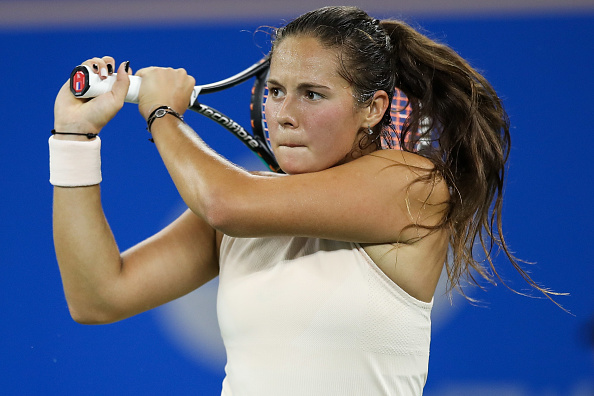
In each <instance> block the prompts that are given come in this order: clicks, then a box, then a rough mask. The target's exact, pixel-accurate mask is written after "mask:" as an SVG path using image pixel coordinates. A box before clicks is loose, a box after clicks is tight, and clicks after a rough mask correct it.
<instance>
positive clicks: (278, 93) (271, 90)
mask: <svg viewBox="0 0 594 396" xmlns="http://www.w3.org/2000/svg"><path fill="white" fill-rule="evenodd" d="M268 92H269V93H270V96H272V97H273V98H278V97H279V96H281V95H282V92H281V90H280V89H278V88H274V87H269V88H268Z"/></svg>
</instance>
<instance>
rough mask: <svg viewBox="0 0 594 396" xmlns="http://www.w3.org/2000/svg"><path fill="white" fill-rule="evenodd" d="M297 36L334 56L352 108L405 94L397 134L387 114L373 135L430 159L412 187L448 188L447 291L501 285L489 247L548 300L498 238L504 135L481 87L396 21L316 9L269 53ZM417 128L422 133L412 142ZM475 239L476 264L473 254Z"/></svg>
mask: <svg viewBox="0 0 594 396" xmlns="http://www.w3.org/2000/svg"><path fill="white" fill-rule="evenodd" d="M300 35H302V36H310V37H315V38H317V39H318V40H319V41H320V43H321V44H322V45H324V46H326V47H328V48H335V49H337V50H338V53H339V54H340V55H339V56H340V65H341V66H340V70H339V73H340V74H341V76H342V77H343V78H345V79H346V80H347V81H348V82H349V83H351V85H352V87H353V92H354V94H355V97H356V98H357V101H358V102H359V103H360V104H361V105H365V104H366V103H369V101H370V100H371V98H372V97H373V95H374V93H375V92H377V91H378V90H383V91H385V92H386V93H388V96H389V97H390V99H392V97H393V95H394V92H395V89H396V88H397V89H399V90H401V91H402V92H403V93H404V94H405V95H406V96H407V98H408V100H409V104H410V107H411V109H412V111H411V113H410V115H409V116H408V118H407V119H406V121H405V122H404V126H403V127H402V129H401V130H398V131H395V130H394V128H393V125H392V119H391V117H390V112H389V110H388V111H387V112H386V114H385V116H384V118H383V119H382V121H381V122H380V123H379V124H378V125H376V126H375V127H374V129H375V133H377V134H381V135H384V137H386V135H389V134H394V133H395V134H396V135H397V137H398V139H399V141H400V148H401V149H403V150H407V151H412V152H416V153H418V154H420V155H423V156H424V157H426V158H428V159H430V160H431V162H432V163H433V164H434V167H433V169H432V170H431V171H429V172H426V173H425V174H422V175H421V176H420V177H419V178H418V179H417V180H416V182H421V181H425V182H427V181H431V180H434V179H435V178H437V177H442V178H444V179H445V181H446V182H447V185H448V186H449V188H450V199H449V202H448V211H447V214H446V215H445V216H444V219H443V221H442V223H441V224H440V225H439V226H438V227H435V228H447V229H448V231H449V236H450V237H449V238H450V241H449V243H450V253H451V254H450V257H449V259H448V261H447V262H446V270H447V276H448V279H449V288H450V290H451V289H452V288H457V289H458V290H459V291H460V292H461V293H462V294H464V292H463V290H462V288H461V287H460V285H461V279H463V278H466V279H469V280H471V281H473V282H474V283H476V284H478V282H477V279H475V275H474V274H475V272H476V273H478V275H479V276H480V277H482V278H484V279H486V280H488V281H489V282H491V283H495V279H496V278H498V279H499V280H501V281H502V283H504V284H505V282H504V281H503V279H501V277H500V275H499V273H498V272H497V270H496V269H495V266H494V263H493V256H494V254H495V253H496V251H503V252H504V253H505V255H506V256H507V258H508V259H509V261H510V262H511V264H512V265H513V267H514V268H515V269H516V270H517V271H518V272H519V273H520V275H521V276H522V277H523V278H524V280H525V281H526V282H528V283H529V284H530V285H531V286H532V287H534V288H535V289H537V290H538V291H540V292H542V293H544V295H545V296H547V297H549V298H551V297H550V296H551V295H554V294H557V293H553V292H551V291H549V290H547V289H544V288H543V287H541V286H539V285H538V284H537V283H535V282H534V281H533V280H532V278H531V277H530V276H529V275H528V274H527V273H526V271H525V270H524V269H523V268H522V267H521V266H520V264H519V260H518V259H516V258H515V257H514V255H513V254H512V253H511V251H510V249H509V247H508V245H507V243H506V242H505V239H504V237H503V229H502V217H501V211H502V203H503V186H504V180H505V167H506V162H507V159H508V155H509V151H510V145H511V138H510V133H509V119H508V117H507V114H506V112H505V110H504V108H503V105H502V102H501V100H500V98H499V97H498V96H497V93H496V92H495V90H494V89H493V88H492V86H491V85H490V84H489V82H488V81H487V80H486V79H485V78H484V77H483V76H482V75H481V74H479V73H478V72H477V71H476V70H474V69H473V68H472V67H471V66H470V65H469V64H468V62H466V61H465V60H464V59H463V58H462V57H460V56H459V55H458V54H457V53H456V52H455V51H454V50H452V49H451V48H449V47H448V46H446V45H444V44H440V43H437V42H436V41H434V40H432V39H430V38H428V37H426V36H425V35H423V34H421V33H419V32H418V31H416V30H415V29H413V28H411V27H410V26H409V25H407V24H406V23H404V22H402V21H397V20H383V21H379V20H377V19H373V18H371V17H370V16H369V15H367V14H366V13H365V12H364V11H362V10H360V9H359V8H356V7H324V8H321V9H318V10H314V11H311V12H308V13H306V14H304V15H302V16H300V17H299V18H297V19H295V20H294V21H292V22H290V23H289V24H287V25H286V26H285V27H282V28H280V29H278V30H277V31H276V37H275V41H274V43H273V52H274V47H275V46H276V45H278V43H280V42H281V41H282V40H283V39H284V38H286V37H290V36H300ZM421 126H422V127H423V128H422V131H424V132H423V133H422V134H421V135H420V136H418V135H417V133H416V132H417V131H418V130H419V129H420V127H421ZM386 141H388V142H389V141H390V139H387V140H386ZM419 142H424V144H423V145H419ZM419 147H422V148H421V149H419ZM477 243H478V244H480V246H481V247H482V250H483V252H484V255H485V257H484V259H483V258H481V259H479V258H478V257H477V254H476V252H474V249H473V248H474V246H475V244H477Z"/></svg>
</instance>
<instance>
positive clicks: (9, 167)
mask: <svg viewBox="0 0 594 396" xmlns="http://www.w3.org/2000/svg"><path fill="white" fill-rule="evenodd" d="M351 3H355V4H359V5H361V6H362V7H363V8H364V9H366V10H368V11H369V12H370V13H371V14H372V15H373V16H376V17H378V18H385V17H397V18H403V19H405V20H406V21H408V22H409V23H411V24H412V25H413V26H416V27H418V28H422V29H424V30H425V32H426V33H427V34H429V35H430V36H431V37H433V38H435V39H438V40H440V41H443V42H445V43H447V44H449V45H451V46H452V47H453V48H454V49H456V50H457V51H458V52H459V53H460V54H461V55H462V56H464V57H465V58H466V59H467V60H469V62H470V63H471V64H472V65H474V66H475V67H476V68H478V69H481V70H483V71H484V74H485V75H486V77H487V78H488V79H489V80H490V81H491V82H492V84H493V85H494V86H495V88H496V90H497V91H498V92H499V93H500V95H501V96H502V98H503V100H504V103H505V105H506V108H507V110H508V112H509V115H510V118H511V124H512V136H513V147H512V152H511V159H510V166H509V179H508V182H507V186H506V203H505V207H504V225H505V230H506V234H505V237H506V238H507V240H508V242H509V243H510V245H511V247H512V249H513V250H514V251H515V252H516V253H517V255H518V256H519V257H521V258H524V259H526V260H529V261H532V262H535V263H536V264H535V265H533V266H530V270H531V272H532V273H533V275H534V278H535V279H536V280H538V281H539V282H541V283H543V284H545V285H546V286H549V287H551V288H553V289H555V290H557V291H563V292H569V293H570V294H571V295H570V296H569V297H563V298H559V302H560V303H562V304H563V305H564V306H565V307H566V308H567V309H568V310H570V311H571V312H572V313H573V315H569V314H567V313H565V312H563V311H562V310H561V309H559V308H557V307H556V306H554V305H553V304H552V303H551V302H549V301H546V300H542V299H530V298H526V297H521V296H518V295H515V294H513V293H512V292H510V291H509V290H507V289H506V288H505V287H503V286H501V285H500V286H498V287H492V286H487V289H488V291H487V292H482V291H480V290H477V289H469V293H470V295H471V296H473V297H475V298H479V299H480V300H482V304H480V306H473V305H471V304H469V303H468V302H466V301H464V300H463V299H461V298H458V297H455V298H454V301H453V305H452V306H450V305H449V303H447V300H446V299H445V298H444V297H443V296H442V294H443V290H441V289H440V290H441V291H440V292H439V295H438V296H437V297H436V305H435V308H434V312H433V322H434V328H433V339H432V349H431V360H430V367H429V378H428V382H427V386H426V392H425V394H426V395H429V396H453V395H462V396H466V395H513V396H536V395H539V396H540V395H546V396H561V395H563V396H566V395H569V396H586V395H588V396H592V395H594V346H593V343H594V334H593V332H594V321H593V318H594V293H593V286H594V259H593V257H594V249H593V241H592V237H593V234H592V224H593V222H594V216H593V215H592V212H593V210H592V203H591V199H592V195H593V193H594V190H593V188H592V183H593V182H594V180H593V177H592V167H593V165H594V164H593V161H592V159H593V156H592V147H593V146H594V133H593V132H594V131H593V128H592V114H593V112H592V99H591V96H592V91H593V90H594V82H593V81H594V80H593V78H592V71H593V63H594V55H593V50H594V42H593V39H592V37H593V36H594V1H592V0H581V1H579V0H576V1H565V0H547V1H544V0H543V1H537V0H515V1H491V2H487V1H469V0H455V1H446V0H432V1H423V2H420V1H413V0H403V1H387V0H381V1H373V0H371V1H366V2H362V1H355V2H351ZM327 4H330V3H325V2H321V1H316V0H304V1H300V2H293V1H286V0H277V1H273V0H254V1H243V0H219V1H216V2H199V1H189V0H187V1H183V0H176V1H162V2H157V1H153V0H146V1H136V0H110V1H85V0H61V1H28V0H23V1H17V0H12V1H10V0H0V50H1V51H0V53H1V59H2V61H1V62H0V79H1V82H2V84H1V95H0V110H1V111H0V135H1V143H0V169H1V174H0V175H1V176H0V188H1V192H2V205H1V206H0V224H1V225H2V228H3V231H2V238H1V239H0V241H1V248H2V249H1V251H0V252H1V254H0V394H4V395H108V394H109V395H130V394H147V395H216V394H219V393H220V383H221V380H222V378H223V376H224V371H223V368H224V361H225V358H224V351H223V350H222V347H221V342H220V338H219V336H218V330H217V327H216V316H215V305H214V304H215V293H216V282H213V283H212V284H209V285H207V286H205V287H204V288H203V289H202V290H199V291H197V292H195V293H192V294H191V295H189V296H187V297H185V298H182V299H180V300H178V301H176V302H173V303H171V304H169V305H167V306H165V307H162V308H159V309H157V310H154V311H151V312H147V313H145V314H142V315H139V316H137V317H134V318H131V319H128V320H125V321H123V322H120V323H116V324H112V325H107V326H96V327H93V326H83V325H79V324H76V323H74V322H73V321H72V320H71V319H70V317H69V314H68V310H67V307H66V303H65V300H64V296H63V292H62V287H61V282H60V276H59V272H58V267H57V264H56V261H55V256H54V251H53V244H52V234H51V201H52V187H51V186H50V184H49V182H48V177H49V175H48V150H47V138H48V137H49V131H50V130H51V129H52V127H53V101H54V97H55V95H56V93H57V91H58V89H59V88H60V86H61V85H62V83H63V82H64V81H65V80H66V79H67V78H68V75H69V73H70V71H71V70H72V68H73V67H74V66H75V65H77V64H78V63H80V62H81V61H83V60H85V59H87V58H90V57H93V56H102V55H106V54H109V55H112V56H114V57H115V58H116V60H117V61H118V63H119V62H120V61H124V60H130V61H131V67H132V68H133V69H134V70H137V69H139V68H141V67H145V66H151V65H160V66H173V67H185V68H186V69H188V71H189V72H190V73H191V74H192V75H194V76H195V77H196V79H197V81H198V82H202V83H204V82H211V81H214V80H218V79H221V78H224V77H227V76H229V75H230V74H232V73H235V72H236V71H238V70H241V69H243V68H244V67H245V66H247V65H249V64H251V63H252V62H254V61H256V60H258V59H259V58H260V56H261V55H262V52H263V51H265V48H266V42H267V40H266V36H265V35H264V34H254V32H255V31H256V30H257V29H258V27H260V26H263V25H269V26H280V25H282V24H284V23H285V21H287V20H290V19H292V18H293V17H295V16H297V15H299V14H301V13H302V12H305V11H308V10H310V9H313V8H317V7H319V6H322V5H327ZM247 96H248V93H247V92H246V90H244V91H243V92H240V93H238V94H237V95H233V96H218V95H215V96H213V97H212V98H209V99H208V101H207V102H208V103H209V104H211V105H213V106H214V107H215V108H218V109H220V110H222V111H223V112H227V113H229V114H230V115H236V116H237V117H236V118H237V119H238V120H240V121H244V122H245V121H246V120H247V119H248V109H247V107H245V106H244V105H243V104H244V103H245V100H247ZM242 117H243V118H242ZM187 119H188V121H189V123H190V124H191V125H192V126H194V127H195V128H196V129H197V130H198V131H199V132H200V133H201V135H202V136H203V137H204V138H205V140H206V141H207V142H208V143H209V144H210V145H212V146H213V147H214V148H215V149H216V150H218V151H219V152H220V153H222V154H223V155H225V156H226V157H227V158H229V159H231V160H233V161H236V162H238V163H241V164H243V165H244V166H246V167H248V168H252V169H256V168H258V167H259V166H260V165H259V164H258V162H257V161H254V159H253V158H252V155H251V154H250V153H249V152H248V151H247V149H244V148H243V146H242V145H241V143H239V142H238V141H237V140H235V139H234V138H232V137H231V135H228V132H226V131H224V130H223V129H222V128H219V127H218V126H216V125H213V124H211V123H209V122H207V121H204V120H202V119H200V117H199V116H198V115H195V114H188V116H187ZM144 128H145V125H144V122H143V120H142V118H141V116H140V115H139V114H138V111H137V109H136V108H135V106H134V105H126V106H125V108H124V109H123V110H122V112H121V113H120V115H118V117H117V118H116V119H115V120H114V121H113V122H112V123H111V124H110V125H109V126H108V127H107V128H106V129H105V130H104V131H103V132H102V139H103V175H104V182H103V183H102V190H103V203H104V207H105V211H106V213H107V216H108V219H109V220H110V223H111V226H112V229H113V231H114V233H115V235H116V238H117V240H118V242H119V245H120V248H121V249H122V250H123V249H126V248H127V247H129V246H131V245H133V244H134V243H136V242H138V241H140V240H141V239H143V238H145V237H148V236H149V235H151V234H153V233H154V232H156V231H157V230H159V229H160V228H161V227H163V226H164V225H165V224H167V223H168V222H169V221H170V220H171V219H173V218H174V217H175V216H176V215H177V214H179V213H180V212H181V211H182V210H183V203H182V201H181V199H180V198H179V196H178V194H177V193H176V190H175V188H174V186H173V184H172V182H171V181H170V179H169V177H168V175H167V173H166V171H165V168H164V166H163V165H162V163H161V161H160V158H159V156H158V154H157V152H156V150H155V148H154V146H153V145H152V144H150V143H149V142H148V141H147V138H148V136H147V133H146V131H145V129H144ZM498 262H499V263H500V268H502V272H503V274H504V276H505V277H506V278H507V279H509V280H510V283H511V285H512V286H515V287H517V288H519V289H521V290H524V289H525V286H524V284H523V283H522V282H521V280H519V279H518V278H517V276H516V275H515V274H514V273H513V271H512V270H511V269H510V268H509V266H507V263H506V262H505V261H504V260H498Z"/></svg>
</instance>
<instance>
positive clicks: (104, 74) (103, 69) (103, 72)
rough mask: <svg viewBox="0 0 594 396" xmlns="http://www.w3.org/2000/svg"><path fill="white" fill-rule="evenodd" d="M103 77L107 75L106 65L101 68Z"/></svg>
mask: <svg viewBox="0 0 594 396" xmlns="http://www.w3.org/2000/svg"><path fill="white" fill-rule="evenodd" d="M101 77H107V69H106V68H104V67H102V68H101Z"/></svg>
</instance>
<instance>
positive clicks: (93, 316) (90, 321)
mask: <svg viewBox="0 0 594 396" xmlns="http://www.w3.org/2000/svg"><path fill="white" fill-rule="evenodd" d="M68 311H69V312H70V317H71V318H72V320H74V321H75V322H76V323H79V324H84V325H101V324H110V323H114V322H117V321H119V320H121V319H122V317H121V315H118V314H117V313H116V312H115V311H114V310H109V309H105V308H99V307H96V306H95V307H93V306H89V305H83V304H76V303H74V302H71V301H68Z"/></svg>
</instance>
